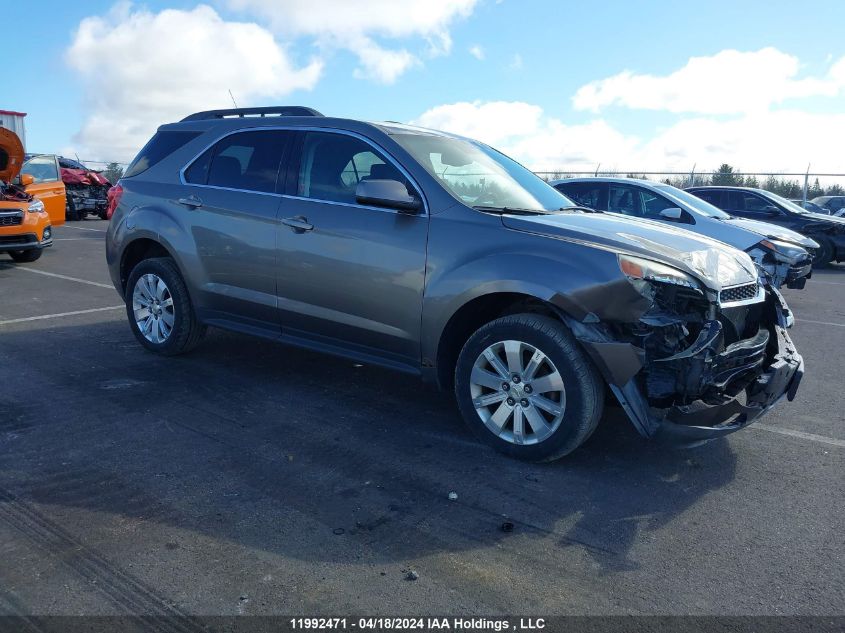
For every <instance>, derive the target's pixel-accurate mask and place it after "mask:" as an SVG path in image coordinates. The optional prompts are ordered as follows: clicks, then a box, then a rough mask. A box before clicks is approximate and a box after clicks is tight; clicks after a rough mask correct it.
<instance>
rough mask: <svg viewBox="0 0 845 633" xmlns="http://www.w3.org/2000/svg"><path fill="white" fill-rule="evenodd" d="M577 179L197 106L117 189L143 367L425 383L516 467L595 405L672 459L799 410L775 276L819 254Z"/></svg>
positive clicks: (780, 233)
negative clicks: (211, 350)
mask: <svg viewBox="0 0 845 633" xmlns="http://www.w3.org/2000/svg"><path fill="white" fill-rule="evenodd" d="M558 184H559V185H560V184H561V183H558ZM576 184H577V187H576V188H575V190H578V191H581V192H582V193H579V194H578V195H576V194H575V193H573V194H571V195H572V196H573V197H575V198H576V199H577V200H578V201H577V202H574V201H573V199H571V198H570V197H568V196H567V195H564V193H562V192H561V191H560V190H558V189H556V188H554V187H551V186H549V185H548V184H547V183H545V182H544V181H542V180H541V179H540V178H538V177H537V176H536V175H535V174H533V173H531V172H530V171H529V170H527V169H525V168H524V167H522V166H521V165H519V164H518V163H516V162H514V161H513V160H511V159H510V158H508V157H506V156H505V155H503V154H501V153H500V152H498V151H496V150H494V149H492V148H490V147H488V146H487V145H484V144H483V143H479V142H476V141H473V140H470V139H466V138H462V137H458V136H454V135H451V134H446V133H443V132H437V131H433V130H426V129H422V128H417V127H411V126H405V125H400V124H396V123H368V122H363V121H356V120H348V119H339V118H328V117H324V116H322V115H321V114H319V113H318V112H316V111H314V110H311V109H309V108H302V107H286V106H281V107H276V108H244V109H234V110H219V111H209V112H200V113H197V114H194V115H191V116H189V117H187V118H186V119H184V120H182V121H180V122H177V123H170V124H166V125H163V126H161V127H160V128H159V130H158V131H157V133H156V134H155V135H154V136H153V137H152V139H150V141H149V142H148V143H147V145H146V146H145V147H144V148H143V149H142V150H141V151H140V153H139V154H138V156H137V157H136V158H135V160H134V161H133V162H132V163H131V164H130V166H129V167H128V169H127V171H126V174H125V175H124V177H123V178H122V179H121V180H120V182H119V183H117V185H116V186H115V187H114V188H113V189H112V190H111V194H110V198H111V201H112V203H113V205H114V216H113V218H112V221H111V223H110V225H109V229H108V233H107V236H106V262H107V264H108V268H109V272H110V275H111V278H112V281H113V283H114V286H115V288H116V289H117V291H118V293H119V294H120V295H121V297H123V299H124V300H125V303H126V314H127V319H128V321H129V325H130V328H131V330H132V332H133V334H134V336H135V337H136V338H137V340H138V342H139V343H140V345H142V346H143V347H144V348H146V349H147V350H149V351H151V352H154V353H157V354H161V355H165V356H169V355H174V354H180V353H184V352H187V351H189V350H190V349H192V348H193V347H195V346H196V345H197V344H199V342H200V341H201V339H202V338H203V336H204V334H205V331H206V328H207V327H208V326H216V327H223V328H228V329H231V330H235V331H239V332H244V333H249V334H252V335H257V336H262V337H266V338H268V339H271V340H276V341H280V342H284V343H289V344H293V345H298V346H302V347H306V348H311V349H313V350H316V351H320V352H327V353H332V354H338V355H341V356H345V357H348V358H352V359H356V360H357V361H360V362H366V363H370V364H376V365H382V366H385V367H388V368H392V369H396V370H400V371H404V372H408V373H411V374H416V375H419V376H420V377H422V378H423V379H424V380H427V381H431V382H433V383H436V384H437V385H438V386H439V387H441V388H442V389H443V390H446V391H451V392H452V393H453V394H454V397H455V398H456V400H457V403H458V407H459V409H460V411H461V413H462V415H463V417H464V419H465V421H466V422H467V424H468V425H469V426H470V428H472V429H473V431H474V432H475V433H477V435H478V436H479V438H481V440H482V441H484V442H486V443H488V444H490V445H491V446H493V447H495V448H496V449H497V450H500V451H502V452H504V453H506V454H508V455H511V456H514V457H517V458H521V459H528V460H550V459H556V458H558V457H561V456H563V455H566V454H567V453H570V452H571V451H573V450H575V449H576V448H577V447H578V446H580V445H581V444H582V443H583V442H584V441H585V440H586V439H587V438H588V437H589V436H590V434H591V433H592V432H593V430H594V429H595V428H596V425H597V424H598V422H599V419H600V418H601V416H602V410H603V408H604V405H605V393H606V391H609V392H610V393H611V394H612V396H613V398H615V400H616V401H617V402H618V404H619V405H620V406H621V407H622V408H623V410H624V411H625V412H626V414H627V415H628V418H629V419H630V420H631V423H632V424H633V425H634V427H635V428H636V429H637V430H638V431H639V432H640V433H641V434H642V435H643V436H645V437H648V438H655V439H663V440H666V441H672V442H675V443H677V442H681V443H684V444H693V443H698V442H702V441H708V440H711V439H713V438H717V437H721V436H724V435H727V434H729V433H732V432H735V431H737V430H739V429H742V428H744V427H745V426H747V425H748V424H749V423H751V422H752V421H754V420H755V419H757V418H759V417H760V416H762V415H763V414H765V413H766V412H767V411H768V410H770V409H771V408H772V407H773V406H775V405H776V403H777V402H778V401H779V400H780V399H781V398H783V397H787V398H788V399H790V400H791V399H793V398H794V397H795V395H796V392H797V390H798V387H799V383H800V381H801V378H802V376H803V373H804V365H803V360H802V358H801V355H800V354H799V353H798V351H797V350H796V348H795V345H794V344H793V343H792V341H791V340H790V338H789V335H788V331H787V330H788V328H789V327H790V325H791V324H792V322H793V315H792V313H791V311H790V309H789V307H788V306H787V304H786V302H785V300H784V299H783V297H782V296H781V294H780V292H779V291H778V288H777V284H778V283H786V284H787V285H790V284H793V285H800V283H801V281H802V280H803V279H805V278H806V277H807V276H809V270H810V269H809V267H808V266H809V263H808V258H807V249H811V250H812V249H815V248H816V244H815V243H813V242H814V241H815V238H813V241H811V240H808V239H805V238H804V237H802V236H800V235H797V234H795V233H793V232H791V231H788V230H786V229H785V228H784V227H781V226H769V225H766V226H760V223H756V222H747V221H738V220H734V219H731V218H730V217H724V216H725V215H726V214H722V213H721V212H719V211H718V210H715V209H713V208H712V207H710V206H709V205H706V204H705V203H704V202H703V201H702V200H700V199H699V198H696V197H694V196H692V195H691V194H689V193H685V192H683V191H678V190H672V189H657V190H656V191H655V190H654V189H649V188H648V186H647V185H646V184H644V183H640V182H625V183H624V184H625V185H627V186H629V188H628V189H626V190H624V191H617V189H619V187H620V185H621V184H623V183H619V182H605V183H600V182H599V181H595V182H586V183H583V182H580V183H573V185H576ZM597 186H598V188H597ZM588 191H592V192H593V193H592V194H589V195H588V193H587V192H588ZM582 194H583V195H582ZM688 229H698V232H695V230H688ZM711 233H712V235H711ZM716 235H718V236H721V238H720V239H715V237H714V236H716ZM825 235H826V234H825ZM725 239H726V240H733V241H734V242H736V244H737V245H738V247H735V246H732V245H730V244H729V243H727V242H725V241H723V240H725ZM805 272H806V274H804V273H805ZM394 423H396V424H400V423H401V420H400V419H398V418H397V419H396V420H395V421H394Z"/></svg>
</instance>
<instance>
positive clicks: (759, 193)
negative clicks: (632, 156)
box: [687, 186, 845, 266]
mask: <svg viewBox="0 0 845 633" xmlns="http://www.w3.org/2000/svg"><path fill="white" fill-rule="evenodd" d="M687 191H689V192H690V193H693V194H695V195H696V196H698V197H700V198H701V199H703V200H706V201H707V202H709V203H710V204H713V205H715V206H717V207H719V208H720V209H723V210H724V211H726V212H727V213H729V214H731V215H733V216H739V217H744V218H750V219H754V220H759V221H764V222H767V223H770V224H776V225H778V226H781V227H784V228H786V229H791V230H793V231H798V232H800V233H802V234H803V235H806V236H808V237H810V238H812V239H813V240H814V241H816V242H818V244H819V247H818V248H817V249H816V253H815V263H816V265H818V266H825V265H827V264H829V263H830V262H832V261H836V262H841V261H843V260H845V218H838V217H833V216H828V215H822V214H819V213H813V212H812V211H807V210H806V209H804V208H802V207H800V206H798V205H797V204H795V203H794V202H790V201H789V200H787V199H785V198H781V197H780V196H778V195H777V194H774V193H772V192H770V191H765V190H763V189H753V188H750V187H712V186H711V187H690V188H689V189H687Z"/></svg>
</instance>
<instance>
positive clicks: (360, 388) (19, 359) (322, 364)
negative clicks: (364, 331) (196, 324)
mask: <svg viewBox="0 0 845 633" xmlns="http://www.w3.org/2000/svg"><path fill="white" fill-rule="evenodd" d="M102 318H105V317H102ZM120 318H121V316H119V315H117V316H115V317H114V320H111V321H109V320H105V321H100V322H92V323H89V324H88V325H83V326H75V327H61V326H60V327H55V325H56V323H55V322H49V323H48V322H42V323H40V324H39V323H36V324H34V325H32V326H31V327H27V328H26V329H22V328H19V329H11V330H9V329H7V330H5V331H3V332H2V333H0V363H2V366H3V367H4V370H3V374H4V376H3V383H4V389H3V390H2V391H0V480H2V481H3V484H2V487H3V488H4V489H5V490H6V491H7V492H8V493H11V494H13V495H14V496H15V497H16V498H17V500H18V501H19V502H21V503H27V504H31V505H32V506H33V507H35V504H37V505H38V506H47V505H49V506H58V507H63V508H65V509H66V510H68V511H70V510H77V509H81V510H85V511H89V512H94V511H96V512H102V513H108V514H109V515H111V517H112V519H111V520H110V523H112V524H114V525H118V524H119V525H120V526H121V529H124V530H139V534H140V533H141V532H142V531H143V527H142V526H143V525H151V524H156V525H163V526H167V527H172V528H178V530H179V531H180V533H182V534H184V533H185V531H186V530H187V531H189V532H193V533H196V534H197V535H204V536H208V537H211V538H213V539H217V540H219V539H225V540H230V541H233V542H237V543H241V544H243V545H246V546H248V547H250V548H254V549H258V550H266V551H270V552H278V553H282V554H284V555H286V556H293V557H297V558H301V559H305V560H315V561H319V560H327V561H328V560H333V561H337V560H342V559H346V558H348V559H350V560H362V559H366V560H370V561H375V562H391V561H394V562H401V561H403V560H407V559H409V558H417V557H420V556H424V555H427V554H431V553H438V552H459V551H465V550H473V549H479V548H490V547H492V546H496V545H497V544H501V543H504V542H506V541H507V539H509V538H513V537H514V536H519V537H520V538H526V537H528V538H536V539H543V540H547V539H549V540H551V541H552V542H554V543H556V544H557V546H558V547H560V548H578V549H579V550H582V551H583V552H585V554H586V556H587V557H588V558H589V559H590V560H592V561H593V562H594V563H595V564H597V565H598V566H599V567H600V570H601V571H603V572H604V573H615V572H618V571H623V570H630V569H635V568H636V567H637V566H638V564H637V561H636V557H635V556H632V548H633V547H634V545H635V544H636V542H637V541H638V539H641V538H643V537H646V536H647V534H648V533H649V532H650V531H653V530H656V529H659V528H660V527H661V526H663V525H665V524H667V523H670V522H673V521H675V520H676V519H678V518H679V516H680V515H682V513H683V512H684V511H685V510H686V509H687V508H689V507H690V506H692V505H694V504H695V503H696V502H697V501H698V500H699V499H700V498H701V497H702V496H703V495H707V494H708V493H710V492H711V491H714V490H716V489H718V488H720V487H722V486H724V485H726V484H727V483H729V482H730V481H731V480H732V479H733V478H734V475H735V469H736V459H735V456H734V454H733V452H732V451H731V449H730V446H729V444H728V443H727V442H725V441H720V442H715V443H712V444H709V445H706V446H704V447H701V448H698V449H695V450H686V451H671V450H666V449H665V448H661V447H658V446H655V445H652V444H650V443H648V442H647V441H645V440H643V439H641V438H640V437H639V436H638V435H637V434H636V433H635V432H634V431H633V430H632V428H631V426H630V424H629V423H628V422H627V420H626V419H625V418H624V416H623V415H622V413H621V412H620V411H619V410H618V409H614V408H610V409H609V411H608V413H607V414H606V416H605V419H604V420H603V422H602V424H601V425H600V427H599V429H598V431H597V432H596V433H595V435H594V436H593V437H592V438H591V440H590V441H589V442H588V443H587V444H586V445H585V446H584V447H583V448H582V449H580V450H579V451H577V452H576V453H575V454H573V455H571V456H570V457H568V458H566V459H564V460H562V461H559V462H556V463H553V464H546V465H530V464H523V463H520V462H516V461H512V460H509V459H507V458H504V457H502V456H499V455H498V454H496V453H494V452H493V451H491V450H490V449H488V448H485V447H483V446H482V445H480V444H477V443H476V442H475V440H474V439H473V438H472V436H471V435H470V434H469V432H468V431H467V430H466V429H465V427H464V425H463V423H462V422H461V420H460V419H459V417H458V414H457V412H456V409H455V407H454V405H453V402H452V400H451V398H450V397H449V396H448V395H447V394H442V393H438V392H437V391H436V390H434V389H433V388H431V387H428V386H425V385H423V384H422V383H420V382H419V381H418V380H417V379H416V378H413V377H409V376H404V375H399V374H394V373H390V372H387V371H382V370H380V369H377V368H371V367H362V366H358V365H355V364H353V363H351V362H349V361H346V360H339V359H335V358H331V357H327V356H322V355H319V354H315V353H311V352H305V351H300V350H296V349H292V348H287V347H282V346H279V345H275V344H273V343H269V342H266V341H262V340H258V339H253V338H247V337H243V336H239V335H234V334H227V333H222V332H213V333H212V335H211V336H209V338H208V339H207V340H206V341H205V342H204V344H203V345H202V347H201V348H199V349H198V350H197V351H196V352H194V353H193V354H191V355H189V356H185V357H180V358H170V359H163V358H158V357H156V356H154V355H151V354H149V353H147V352H145V351H143V350H142V349H141V348H140V347H139V346H138V345H137V343H136V342H135V340H134V339H133V337H132V335H131V333H130V332H129V330H128V326H127V325H126V324H125V323H124V322H123V321H121V320H120ZM451 491H454V492H456V493H457V494H458V500H457V501H454V502H452V501H449V500H448V497H447V495H448V493H449V492H451ZM2 503H3V501H2V500H0V504H2ZM505 522H511V523H513V524H514V530H513V532H506V531H503V529H502V525H503V523H505ZM103 529H105V528H103ZM182 538H183V539H184V537H182ZM149 546H150V547H152V548H165V549H176V548H179V547H187V546H189V543H185V542H180V540H179V539H178V538H177V539H174V540H168V541H167V542H162V543H151V544H150V545H149ZM528 549H529V550H530V548H528ZM538 552H539V550H538ZM536 555H537V556H539V555H541V554H539V553H538V554H536ZM531 557H532V554H531V553H530V551H529V552H527V554H526V564H527V565H530V564H531Z"/></svg>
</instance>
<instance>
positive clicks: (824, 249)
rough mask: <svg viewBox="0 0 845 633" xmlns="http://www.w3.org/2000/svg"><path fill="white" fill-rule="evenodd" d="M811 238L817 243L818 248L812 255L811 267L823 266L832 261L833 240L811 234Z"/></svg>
mask: <svg viewBox="0 0 845 633" xmlns="http://www.w3.org/2000/svg"><path fill="white" fill-rule="evenodd" d="M813 239H814V240H816V241H817V242H818V243H819V248H818V249H817V250H816V254H815V257H813V267H814V268H825V267H827V266H828V265H829V264H830V262H832V261H833V242H831V241H830V240H829V239H828V238H826V237H821V236H813Z"/></svg>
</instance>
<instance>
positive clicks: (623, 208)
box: [607, 185, 642, 215]
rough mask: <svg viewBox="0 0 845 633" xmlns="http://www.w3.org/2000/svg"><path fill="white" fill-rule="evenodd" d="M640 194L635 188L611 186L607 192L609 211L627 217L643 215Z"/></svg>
mask: <svg viewBox="0 0 845 633" xmlns="http://www.w3.org/2000/svg"><path fill="white" fill-rule="evenodd" d="M638 193H639V192H638V191H637V190H636V189H634V188H633V187H626V186H620V185H610V187H608V191H607V210H608V211H613V212H614V213H624V214H625V215H642V207H641V206H640V204H639V202H640V201H639V199H638V198H639V196H638Z"/></svg>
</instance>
